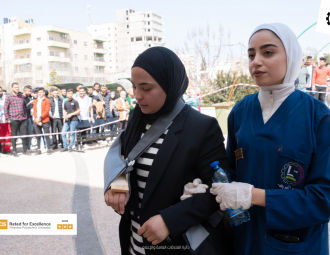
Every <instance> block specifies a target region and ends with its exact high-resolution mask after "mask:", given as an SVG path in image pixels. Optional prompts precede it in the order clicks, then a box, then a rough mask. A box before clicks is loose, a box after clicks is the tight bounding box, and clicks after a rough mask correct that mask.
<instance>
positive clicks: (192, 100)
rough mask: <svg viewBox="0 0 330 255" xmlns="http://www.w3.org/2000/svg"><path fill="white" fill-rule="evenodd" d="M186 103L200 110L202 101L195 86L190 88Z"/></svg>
mask: <svg viewBox="0 0 330 255" xmlns="http://www.w3.org/2000/svg"><path fill="white" fill-rule="evenodd" d="M186 104H187V105H190V106H191V107H192V108H194V109H195V110H197V111H198V107H199V104H200V101H199V98H197V93H196V90H195V89H194V88H189V89H188V97H187V99H186Z"/></svg>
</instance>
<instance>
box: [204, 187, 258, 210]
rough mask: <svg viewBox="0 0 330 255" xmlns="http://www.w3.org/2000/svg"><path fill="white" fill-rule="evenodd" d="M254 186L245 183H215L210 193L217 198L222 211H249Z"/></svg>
mask: <svg viewBox="0 0 330 255" xmlns="http://www.w3.org/2000/svg"><path fill="white" fill-rule="evenodd" d="M252 188H253V185H250V184H248V183H243V182H232V183H213V184H212V188H211V189H210V192H211V193H212V194H213V195H215V196H216V198H215V200H216V201H217V202H218V203H220V209H221V210H222V211H225V210H226V209H238V208H241V209H244V210H247V209H249V208H250V207H251V206H252V205H251V200H252Z"/></svg>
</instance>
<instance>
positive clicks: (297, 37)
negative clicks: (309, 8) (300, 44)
mask: <svg viewBox="0 0 330 255" xmlns="http://www.w3.org/2000/svg"><path fill="white" fill-rule="evenodd" d="M316 24H317V22H315V23H314V24H312V25H310V26H309V27H308V28H306V29H305V30H304V31H303V32H302V33H301V34H300V35H299V36H298V37H297V40H298V39H299V37H300V36H302V35H303V34H304V33H305V32H306V31H307V30H308V29H310V28H311V27H314V26H315V25H316Z"/></svg>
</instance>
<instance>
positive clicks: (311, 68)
mask: <svg viewBox="0 0 330 255" xmlns="http://www.w3.org/2000/svg"><path fill="white" fill-rule="evenodd" d="M312 62H313V57H312V56H307V66H306V68H307V71H308V74H309V80H308V83H307V84H306V90H307V91H312V80H313V72H314V66H313V65H312ZM307 93H308V92H307ZM309 94H310V95H311V93H309Z"/></svg>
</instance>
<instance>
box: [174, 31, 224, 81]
mask: <svg viewBox="0 0 330 255" xmlns="http://www.w3.org/2000/svg"><path fill="white" fill-rule="evenodd" d="M223 47H224V31H223V27H222V26H221V25H220V26H219V27H218V28H217V29H215V30H212V29H211V28H210V26H209V25H207V26H206V27H205V28H203V27H199V28H195V29H192V30H191V31H189V32H188V33H187V37H186V40H185V43H184V47H183V48H182V49H177V50H176V53H177V54H178V55H179V56H181V60H182V62H183V63H184V65H185V67H186V71H187V75H188V78H189V81H190V84H189V85H190V86H192V87H195V85H196V84H199V85H203V86H209V85H210V83H211V82H210V73H211V72H212V71H213V68H214V67H215V65H216V64H217V63H218V62H219V60H220V54H221V52H222V49H223ZM190 56H192V58H189V57H190ZM182 57H183V58H184V57H186V61H185V60H184V59H182ZM187 57H188V58H187ZM192 62H194V63H192ZM197 66H200V68H199V69H200V70H197Z"/></svg>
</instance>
